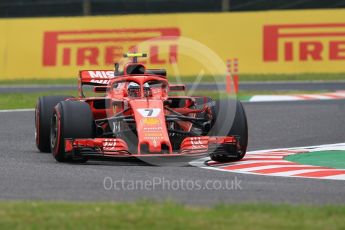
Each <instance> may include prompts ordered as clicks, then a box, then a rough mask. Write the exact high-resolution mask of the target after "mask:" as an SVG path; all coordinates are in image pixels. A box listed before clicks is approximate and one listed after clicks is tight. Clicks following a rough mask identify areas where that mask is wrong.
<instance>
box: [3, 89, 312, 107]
mask: <svg viewBox="0 0 345 230" xmlns="http://www.w3.org/2000/svg"><path fill="white" fill-rule="evenodd" d="M299 93H319V91H283V92H279V93H277V92H273V91H241V92H240V93H239V94H238V95H237V98H238V99H239V100H248V99H249V98H250V97H251V96H254V95H272V94H299ZM47 95H68V96H73V97H75V96H77V91H76V90H63V91H62V90H61V91H59V90H54V91H45V92H34V93H32V92H30V93H0V109H26V108H34V107H35V105H36V101H37V99H38V97H40V96H47ZM89 95H90V94H89ZM193 95H194V96H207V97H211V98H213V99H219V98H225V97H227V96H228V95H227V94H226V93H225V92H217V91H195V92H194V93H193Z"/></svg>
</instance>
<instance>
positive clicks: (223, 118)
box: [210, 100, 248, 162]
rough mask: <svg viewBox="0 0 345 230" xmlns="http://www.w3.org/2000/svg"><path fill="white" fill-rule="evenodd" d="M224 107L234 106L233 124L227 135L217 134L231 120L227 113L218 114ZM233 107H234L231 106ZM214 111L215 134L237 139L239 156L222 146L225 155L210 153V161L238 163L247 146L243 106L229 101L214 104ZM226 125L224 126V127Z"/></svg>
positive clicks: (238, 102)
mask: <svg viewBox="0 0 345 230" xmlns="http://www.w3.org/2000/svg"><path fill="white" fill-rule="evenodd" d="M221 105H222V106H224V105H236V113H235V116H234V118H233V123H232V125H231V129H230V130H229V131H228V132H227V133H221V134H219V132H218V131H220V130H221V129H222V128H223V127H224V126H226V125H228V124H227V122H228V121H229V120H231V119H229V116H230V115H229V112H228V114H226V113H220V111H222V110H221V108H220V106H221ZM231 107H234V106H231ZM214 111H216V113H217V114H216V119H217V121H216V124H215V127H213V128H214V129H215V132H216V133H217V132H218V135H224V134H226V136H237V137H239V142H240V147H241V149H240V154H238V153H237V152H236V150H235V149H234V148H232V147H228V146H224V150H225V154H217V153H215V152H214V153H212V154H211V155H210V157H211V159H212V160H213V161H217V162H231V161H239V160H241V159H242V158H243V157H244V156H245V154H246V151H247V146H248V123H247V116H246V113H245V111H244V108H243V105H242V103H241V102H240V101H237V100H236V101H230V102H229V103H224V102H223V103H218V102H217V103H215V108H214ZM224 124H226V125H224Z"/></svg>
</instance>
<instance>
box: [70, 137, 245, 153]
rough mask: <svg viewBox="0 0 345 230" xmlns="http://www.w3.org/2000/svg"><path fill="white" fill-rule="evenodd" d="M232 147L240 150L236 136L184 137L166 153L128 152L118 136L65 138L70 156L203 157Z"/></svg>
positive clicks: (236, 150) (235, 151)
mask: <svg viewBox="0 0 345 230" xmlns="http://www.w3.org/2000/svg"><path fill="white" fill-rule="evenodd" d="M225 147H226V148H227V149H233V150H234V154H237V153H238V152H240V149H241V146H240V142H239V137H237V136H216V137H210V136H200V137H186V138H185V139H184V140H183V141H182V143H181V147H180V149H179V150H178V151H173V152H168V153H140V151H138V153H130V152H129V150H128V146H127V143H126V142H125V141H124V140H122V139H120V138H94V139H70V138H68V139H65V152H66V153H67V154H68V155H71V156H72V157H76V158H78V157H102V156H103V157H140V158H142V157H192V158H195V157H203V156H208V155H209V154H210V153H213V152H216V153H217V154H222V153H223V152H224V151H225Z"/></svg>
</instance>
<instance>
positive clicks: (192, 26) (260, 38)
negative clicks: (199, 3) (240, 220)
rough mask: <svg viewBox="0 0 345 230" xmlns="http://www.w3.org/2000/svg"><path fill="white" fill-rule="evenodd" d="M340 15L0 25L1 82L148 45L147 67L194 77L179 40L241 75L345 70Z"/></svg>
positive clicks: (63, 72) (104, 61)
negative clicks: (233, 64) (229, 62)
mask: <svg viewBox="0 0 345 230" xmlns="http://www.w3.org/2000/svg"><path fill="white" fill-rule="evenodd" d="M344 15H345V10H309V11H302V10H301V11H282V12H279V11H272V12H258V13H197V14H157V15H129V16H101V17H69V18H34V19H1V20H0V79H1V80H6V79H24V78H27V79H32V78H69V77H74V76H76V75H77V74H78V71H79V70H80V69H109V68H110V69H112V66H113V63H114V62H116V61H118V60H120V59H121V56H122V53H125V52H127V51H128V50H129V49H133V47H135V46H136V45H137V44H138V43H142V42H145V41H146V40H150V42H149V43H148V44H146V45H145V48H143V49H145V50H140V51H143V52H147V53H148V55H149V58H148V59H147V60H146V63H147V64H148V65H149V66H150V67H151V68H159V67H167V69H168V74H169V73H171V72H172V71H171V70H173V68H174V65H178V72H179V74H180V75H181V76H187V75H188V76H190V75H197V74H198V73H199V72H200V65H198V64H197V63H196V61H195V60H191V59H190V58H187V57H184V55H181V53H182V51H183V50H182V49H185V45H182V44H181V40H183V39H182V38H189V39H193V40H195V41H197V42H200V43H202V44H203V45H205V46H207V47H208V48H209V49H210V50H212V51H213V52H214V53H215V54H216V55H218V56H219V57H220V58H221V60H223V61H225V60H226V59H227V58H238V59H239V62H240V72H241V73H254V74H255V73H314V72H319V73H320V72H327V73H331V72H334V73H336V72H345V17H344ZM200 58H204V57H202V56H201V57H200ZM224 71H225V70H224ZM175 72H176V71H175ZM220 74H222V73H220Z"/></svg>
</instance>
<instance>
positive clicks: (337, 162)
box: [285, 150, 345, 169]
mask: <svg viewBox="0 0 345 230" xmlns="http://www.w3.org/2000/svg"><path fill="white" fill-rule="evenodd" d="M285 160H287V161H292V162H296V163H299V164H302V165H315V166H324V167H330V168H338V169H345V151H342V150H338V151H336V150H332V151H317V152H309V153H301V154H292V155H289V156H287V157H285Z"/></svg>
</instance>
